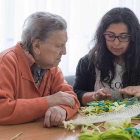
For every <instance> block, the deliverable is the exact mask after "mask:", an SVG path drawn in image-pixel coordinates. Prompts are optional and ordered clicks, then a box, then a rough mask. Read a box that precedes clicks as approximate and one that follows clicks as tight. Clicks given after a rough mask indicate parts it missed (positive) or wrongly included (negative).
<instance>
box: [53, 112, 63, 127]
mask: <svg viewBox="0 0 140 140" xmlns="http://www.w3.org/2000/svg"><path fill="white" fill-rule="evenodd" d="M60 120H61V115H60V114H57V115H56V117H55V120H54V121H53V123H52V126H58V125H59V123H60Z"/></svg>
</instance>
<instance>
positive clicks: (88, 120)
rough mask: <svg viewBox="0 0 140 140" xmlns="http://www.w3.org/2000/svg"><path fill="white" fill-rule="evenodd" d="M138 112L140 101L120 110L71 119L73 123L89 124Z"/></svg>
mask: <svg viewBox="0 0 140 140" xmlns="http://www.w3.org/2000/svg"><path fill="white" fill-rule="evenodd" d="M139 114H140V103H138V104H135V105H132V106H128V107H125V108H124V109H123V110H121V111H114V112H105V113H100V114H94V115H91V116H88V117H83V118H79V119H76V120H73V122H72V123H74V124H90V123H98V122H104V121H109V120H116V119H123V118H129V117H130V118H131V117H134V116H136V115H139Z"/></svg>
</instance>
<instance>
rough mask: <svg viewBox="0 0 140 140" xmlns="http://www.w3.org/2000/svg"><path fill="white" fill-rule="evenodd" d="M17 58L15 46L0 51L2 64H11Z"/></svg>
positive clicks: (0, 62)
mask: <svg viewBox="0 0 140 140" xmlns="http://www.w3.org/2000/svg"><path fill="white" fill-rule="evenodd" d="M16 60H17V57H16V52H15V47H12V48H10V49H7V50H5V51H3V52H1V53H0V64H3V65H9V64H10V63H14V62H15V61H16Z"/></svg>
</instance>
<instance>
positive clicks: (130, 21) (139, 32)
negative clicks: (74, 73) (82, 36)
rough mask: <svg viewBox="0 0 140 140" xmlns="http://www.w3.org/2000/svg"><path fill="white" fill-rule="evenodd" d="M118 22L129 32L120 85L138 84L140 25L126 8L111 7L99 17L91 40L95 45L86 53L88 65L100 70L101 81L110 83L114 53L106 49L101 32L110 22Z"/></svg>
mask: <svg viewBox="0 0 140 140" xmlns="http://www.w3.org/2000/svg"><path fill="white" fill-rule="evenodd" d="M120 22H122V23H124V24H125V25H126V26H127V27H128V30H129V33H130V43H129V47H128V50H127V52H126V53H125V54H124V62H125V70H124V74H123V76H122V87H127V86H134V85H135V86H136V85H140V25H139V21H138V18H137V17H136V15H135V14H134V13H133V12H132V11H131V10H130V9H128V8H122V7H117V8H113V9H111V10H110V11H108V12H107V13H106V14H105V15H104V16H103V18H102V19H101V21H100V24H99V26H98V28H97V31H96V34H95V38H94V39H93V40H92V41H93V42H94V44H95V45H94V46H93V48H92V49H91V50H90V52H89V54H88V56H89V61H90V66H95V67H96V68H97V69H98V70H100V72H101V77H100V79H101V82H106V83H108V84H109V85H111V82H112V80H113V79H114V76H115V65H114V60H115V55H113V54H112V53H111V52H110V51H109V50H108V48H107V46H106V40H105V37H104V35H103V33H104V32H105V31H106V29H107V28H108V27H109V26H110V25H111V24H113V23H120ZM109 72H111V75H110V74H109Z"/></svg>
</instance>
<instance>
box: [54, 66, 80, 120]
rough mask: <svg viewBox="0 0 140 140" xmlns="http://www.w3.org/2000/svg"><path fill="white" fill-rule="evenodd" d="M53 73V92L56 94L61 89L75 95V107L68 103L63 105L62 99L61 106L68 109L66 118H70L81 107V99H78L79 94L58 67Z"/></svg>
mask: <svg viewBox="0 0 140 140" xmlns="http://www.w3.org/2000/svg"><path fill="white" fill-rule="evenodd" d="M53 75H54V76H53V78H52V86H51V94H55V93H57V92H59V91H62V92H65V93H67V94H69V95H71V96H73V98H74V100H75V106H74V108H71V107H70V106H68V105H63V103H62V101H61V104H60V105H59V106H60V107H62V108H64V109H65V110H66V112H67V118H66V119H69V118H71V117H72V116H73V115H74V114H75V113H76V112H77V110H78V109H79V107H80V104H79V101H78V99H77V95H76V94H75V93H74V92H73V88H72V87H71V86H70V85H68V84H67V83H66V81H65V80H64V76H63V74H62V72H61V70H60V69H59V68H58V67H57V68H55V70H54V71H53Z"/></svg>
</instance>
